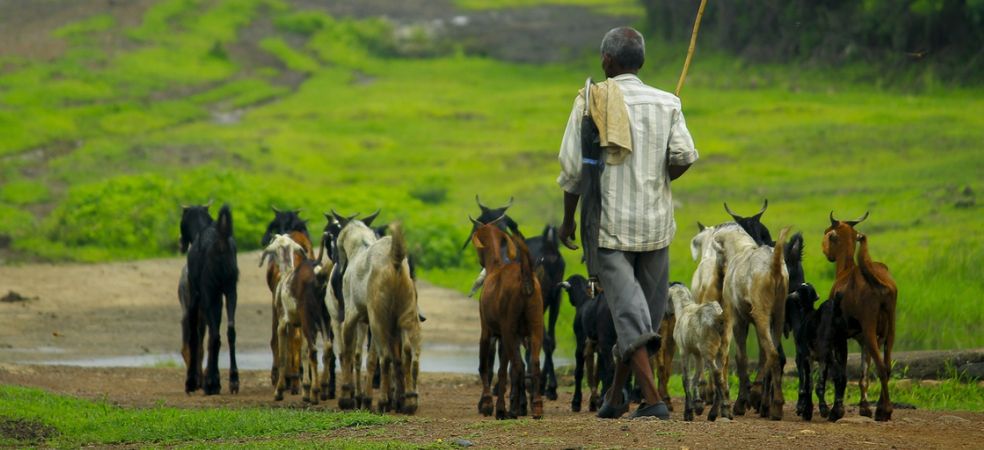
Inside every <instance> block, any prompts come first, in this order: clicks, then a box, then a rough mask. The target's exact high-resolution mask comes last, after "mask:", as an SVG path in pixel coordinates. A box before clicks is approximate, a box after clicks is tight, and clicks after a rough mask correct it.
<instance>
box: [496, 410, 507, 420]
mask: <svg viewBox="0 0 984 450" xmlns="http://www.w3.org/2000/svg"><path fill="white" fill-rule="evenodd" d="M506 419H508V417H507V416H506V410H504V409H499V410H496V411H495V420H506Z"/></svg>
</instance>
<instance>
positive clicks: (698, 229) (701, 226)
mask: <svg viewBox="0 0 984 450" xmlns="http://www.w3.org/2000/svg"><path fill="white" fill-rule="evenodd" d="M705 228H707V227H706V226H704V224H702V223H700V221H699V220H698V221H697V231H698V232H699V231H704V229H705Z"/></svg>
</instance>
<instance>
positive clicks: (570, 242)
mask: <svg viewBox="0 0 984 450" xmlns="http://www.w3.org/2000/svg"><path fill="white" fill-rule="evenodd" d="M575 230H577V223H575V222H574V221H573V220H572V221H570V222H568V221H564V223H562V224H560V230H558V231H557V233H558V234H559V235H560V243H561V244H564V247H567V248H569V249H571V250H577V249H578V247H577V244H575V243H574V242H575V236H574V231H575Z"/></svg>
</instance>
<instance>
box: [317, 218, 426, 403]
mask: <svg viewBox="0 0 984 450" xmlns="http://www.w3.org/2000/svg"><path fill="white" fill-rule="evenodd" d="M336 218H337V219H338V220H339V222H340V223H342V224H343V228H342V231H341V232H340V233H339V236H338V245H339V264H340V265H342V266H343V268H344V276H343V283H342V292H343V297H344V299H345V320H344V322H343V323H342V324H341V332H342V333H341V335H342V342H341V343H342V345H341V352H340V353H341V359H342V392H341V395H340V396H339V407H341V408H342V409H349V408H354V407H356V406H357V404H356V402H357V401H358V402H359V403H360V404H361V406H362V407H370V406H371V403H372V381H371V379H370V378H371V377H372V368H373V367H374V365H375V362H376V361H377V360H378V361H379V362H381V363H382V371H381V372H380V374H381V380H380V381H381V385H380V390H381V396H380V397H381V398H380V402H379V409H380V410H387V409H390V408H393V409H396V410H399V411H401V412H405V413H410V414H412V413H413V412H415V411H416V408H417V392H416V386H417V375H418V373H419V370H420V369H419V355H420V319H419V314H418V312H417V297H416V289H415V287H414V282H413V280H412V279H411V278H410V268H409V261H408V260H407V249H406V244H405V241H404V240H403V233H402V231H401V230H400V227H399V225H391V226H390V236H386V237H383V238H380V239H377V237H376V234H375V233H374V232H373V230H372V229H371V228H369V227H368V226H366V225H365V223H363V222H362V221H359V220H355V219H354V218H348V219H347V218H343V217H341V216H336ZM369 328H371V330H372V343H371V344H370V350H369V364H370V366H369V370H367V374H366V379H365V380H363V379H362V376H361V373H360V372H361V358H359V357H358V356H357V355H358V353H359V352H360V350H361V349H362V348H363V346H364V345H365V339H366V331H367V330H368V329H369ZM353 372H354V373H353ZM392 382H395V384H396V388H395V396H393V397H391V393H392V392H391V389H390V385H391V383H392ZM363 383H364V384H363Z"/></svg>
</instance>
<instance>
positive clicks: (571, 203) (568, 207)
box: [558, 191, 581, 250]
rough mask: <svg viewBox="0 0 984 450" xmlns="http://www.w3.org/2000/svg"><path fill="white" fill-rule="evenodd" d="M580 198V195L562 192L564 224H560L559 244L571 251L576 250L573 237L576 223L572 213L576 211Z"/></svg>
mask: <svg viewBox="0 0 984 450" xmlns="http://www.w3.org/2000/svg"><path fill="white" fill-rule="evenodd" d="M580 198H581V195H580V194H571V193H570V192H567V191H564V222H563V223H562V224H560V230H559V231H558V233H559V234H560V242H561V243H562V244H564V246H565V247H567V248H569V249H571V250H577V244H575V242H577V239H576V237H575V236H574V230H576V229H577V221H576V220H574V213H575V212H576V211H577V202H578V200H580Z"/></svg>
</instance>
